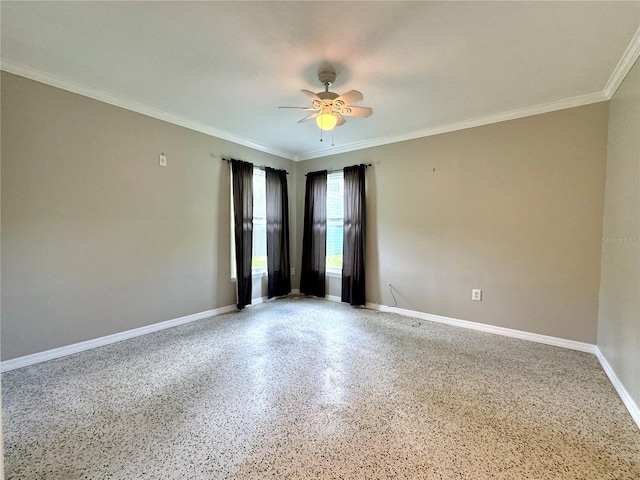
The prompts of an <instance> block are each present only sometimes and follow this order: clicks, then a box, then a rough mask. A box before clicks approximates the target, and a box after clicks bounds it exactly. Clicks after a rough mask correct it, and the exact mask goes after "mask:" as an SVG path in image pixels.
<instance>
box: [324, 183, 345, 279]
mask: <svg viewBox="0 0 640 480" xmlns="http://www.w3.org/2000/svg"><path fill="white" fill-rule="evenodd" d="M343 223H344V174H343V172H342V170H340V171H338V172H332V173H329V174H328V175H327V272H328V273H334V274H342V229H343Z"/></svg>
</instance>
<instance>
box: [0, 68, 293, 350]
mask: <svg viewBox="0 0 640 480" xmlns="http://www.w3.org/2000/svg"><path fill="white" fill-rule="evenodd" d="M1 78H2V299H1V306H2V358H3V359H10V358H15V357H18V356H22V355H27V354H30V353H34V352H39V351H43V350H48V349H51V348H55V347H60V346H63V345H69V344H72V343H76V342H80V341H83V340H88V339H92V338H96V337H100V336H104V335H108V334H112V333H116V332H120V331H123V330H128V329H132V328H136V327H141V326H144V325H149V324H152V323H156V322H160V321H164V320H169V319H173V318H177V317H180V316H184V315H188V314H192V313H197V312H202V311H206V310H210V309H214V308H218V307H222V306H227V305H233V304H235V298H236V297H235V284H234V283H231V281H230V245H229V239H230V225H229V167H228V165H227V164H226V163H223V162H222V161H221V160H220V156H225V157H227V156H230V157H234V158H240V159H243V160H246V161H250V162H253V163H254V164H256V165H270V166H273V167H276V168H284V169H287V170H289V171H290V172H291V175H290V179H289V183H290V187H289V188H290V192H289V193H290V197H291V198H293V199H294V201H295V198H296V180H295V167H296V165H295V163H293V162H291V161H289V160H286V159H283V158H279V157H276V156H273V155H269V154H265V153H262V152H258V151H256V150H252V149H250V148H247V147H243V146H240V145H237V144H234V143H231V142H227V141H224V140H220V139H217V138H213V137H211V136H208V135H204V134H201V133H197V132H194V131H191V130H188V129H186V128H182V127H178V126H175V125H172V124H169V123H165V122H162V121H159V120H155V119H152V118H150V117H146V116H144V115H140V114H137V113H133V112H130V111H127V110H124V109H122V108H118V107H114V106H111V105H108V104H105V103H101V102H98V101H95V100H91V99H88V98H86V97H82V96H79V95H75V94H72V93H69V92H66V91H63V90H59V89H56V88H53V87H49V86H46V85H43V84H40V83H37V82H33V81H30V80H27V79H24V78H21V77H18V76H14V75H11V74H7V73H5V72H3V73H2V77H1ZM161 152H164V153H165V154H166V155H167V157H168V166H167V167H159V166H158V154H160V153H161ZM291 222H292V223H291V226H292V242H294V245H295V232H296V228H295V216H294V215H293V214H292V219H291ZM261 283H263V282H261V281H260V280H258V281H257V287H256V288H255V289H254V294H255V296H261V295H264V294H265V290H263V289H261V288H260V286H261Z"/></svg>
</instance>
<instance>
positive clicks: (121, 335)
mask: <svg viewBox="0 0 640 480" xmlns="http://www.w3.org/2000/svg"><path fill="white" fill-rule="evenodd" d="M235 310H236V306H235V305H227V306H226V307H220V308H215V309H213V310H207V311H204V312H200V313H193V314H191V315H186V316H184V317H179V318H174V319H172V320H166V321H164V322H158V323H153V324H151V325H146V326H144V327H140V328H134V329H132V330H126V331H124V332H118V333H114V334H112V335H106V336H104V337H99V338H94V339H91V340H86V341H84V342H79V343H74V344H72V345H66V346H64V347H58V348H53V349H51V350H45V351H44V352H38V353H33V354H31V355H25V356H24V357H18V358H12V359H11V360H5V361H4V362H2V363H1V364H0V370H1V371H3V372H8V371H9V370H15V369H16V368H22V367H27V366H29V365H34V364H36V363H40V362H46V361H47V360H53V359H55V358H60V357H64V356H67V355H72V354H74V353H78V352H83V351H85V350H90V349H92V348H97V347H103V346H105V345H109V344H111V343H116V342H121V341H123V340H127V339H129V338H134V337H139V336H141V335H146V334H147V333H153V332H157V331H159V330H164V329H166V328H171V327H177V326H178V325H184V324H185V323H190V322H195V321H196V320H202V319H204V318H209V317H215V316H216V315H222V314H223V313H228V312H234V311H235Z"/></svg>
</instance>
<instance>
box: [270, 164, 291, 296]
mask: <svg viewBox="0 0 640 480" xmlns="http://www.w3.org/2000/svg"><path fill="white" fill-rule="evenodd" d="M265 171H266V191H267V273H268V291H267V292H268V297H269V298H273V297H278V296H282V295H288V294H289V293H290V292H291V269H290V267H289V194H288V192H287V172H286V171H284V170H275V169H273V168H269V167H266V168H265Z"/></svg>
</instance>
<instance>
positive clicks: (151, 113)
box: [0, 59, 293, 160]
mask: <svg viewBox="0 0 640 480" xmlns="http://www.w3.org/2000/svg"><path fill="white" fill-rule="evenodd" d="M0 70H3V71H5V72H8V73H12V74H14V75H18V76H20V77H25V78H28V79H30V80H35V81H36V82H40V83H44V84H46V85H50V86H52V87H56V88H60V89H62V90H67V91H69V92H72V93H77V94H78V95H82V96H84V97H88V98H92V99H94V100H99V101H101V102H104V103H108V104H110V105H115V106H116V107H121V108H124V109H127V110H131V111H132V112H136V113H140V114H142V115H146V116H148V117H152V118H156V119H158V120H162V121H165V122H168V123H172V124H174V125H178V126H180V127H185V128H188V129H190V130H195V131H196V132H200V133H205V134H207V135H211V136H213V137H217V138H220V139H222V140H227V141H229V142H233V143H236V144H238V145H243V146H245V147H249V148H253V149H254V150H259V151H261V152H264V153H269V154H271V155H277V156H278V157H283V158H286V159H288V160H293V156H292V154H291V153H289V152H285V151H283V150H278V149H275V148H271V147H267V146H265V145H260V144H258V143H254V142H251V141H249V140H245V139H243V138H240V137H237V136H235V135H233V134H231V133H229V132H225V131H223V130H218V129H217V128H213V127H212V126H210V125H207V124H205V123H202V122H197V121H194V120H189V119H187V118H184V117H181V116H179V115H174V114H173V113H169V112H165V111H164V110H159V109H157V108H153V107H150V106H148V105H143V104H141V103H137V102H134V101H132V100H128V99H126V98H122V97H119V96H117V95H113V94H111V93H108V92H105V91H103V90H99V89H97V88H93V87H88V86H85V85H81V84H79V83H76V82H72V81H69V80H65V79H63V78H60V77H58V76H56V75H51V74H49V73H46V72H43V71H41V70H36V69H35V68H31V67H27V66H25V65H21V64H19V63H15V62H12V61H10V60H4V59H2V63H1V64H0Z"/></svg>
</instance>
